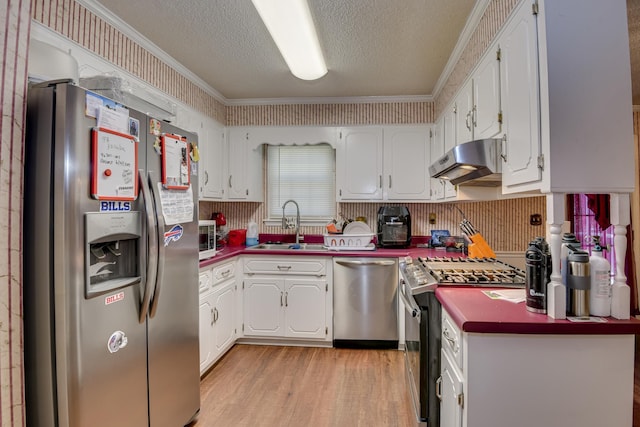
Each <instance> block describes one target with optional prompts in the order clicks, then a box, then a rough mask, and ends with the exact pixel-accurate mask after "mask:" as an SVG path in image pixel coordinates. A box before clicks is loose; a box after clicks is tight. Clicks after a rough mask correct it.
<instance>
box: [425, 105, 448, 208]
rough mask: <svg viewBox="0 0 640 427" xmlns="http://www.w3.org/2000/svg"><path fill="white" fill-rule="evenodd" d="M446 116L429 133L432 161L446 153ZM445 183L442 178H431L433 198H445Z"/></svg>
mask: <svg viewBox="0 0 640 427" xmlns="http://www.w3.org/2000/svg"><path fill="white" fill-rule="evenodd" d="M443 126H444V118H443V117H441V118H440V120H438V121H437V122H436V124H435V125H434V126H433V129H432V131H431V133H430V135H429V141H430V144H431V159H432V160H431V162H432V163H433V162H435V161H436V160H438V159H439V158H440V157H441V156H442V155H443V154H444V139H443V137H444V127H443ZM444 185H445V182H444V180H443V179H441V178H431V200H436V201H437V200H443V199H444Z"/></svg>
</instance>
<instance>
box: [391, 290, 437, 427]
mask: <svg viewBox="0 0 640 427" xmlns="http://www.w3.org/2000/svg"><path fill="white" fill-rule="evenodd" d="M400 295H401V297H402V302H403V305H404V311H403V312H404V314H403V315H404V333H405V337H404V339H405V346H404V354H405V368H406V369H405V371H406V374H407V376H408V380H409V387H410V392H411V399H412V401H413V408H414V411H415V414H416V418H417V420H418V421H419V422H420V423H426V424H427V425H428V426H430V427H431V426H438V425H440V416H439V415H440V400H439V399H438V397H437V396H436V381H437V379H438V377H439V376H440V347H441V345H440V329H441V322H442V321H441V317H440V314H441V308H440V303H439V302H438V300H437V299H436V294H435V290H429V291H426V292H423V293H421V294H418V295H411V290H410V288H409V285H408V284H407V283H406V281H405V280H402V281H401V288H400Z"/></svg>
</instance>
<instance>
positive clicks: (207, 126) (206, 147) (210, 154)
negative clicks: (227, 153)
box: [198, 119, 225, 200]
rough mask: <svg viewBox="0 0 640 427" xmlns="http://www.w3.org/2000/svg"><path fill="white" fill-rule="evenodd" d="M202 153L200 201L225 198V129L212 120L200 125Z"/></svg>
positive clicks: (199, 181)
mask: <svg viewBox="0 0 640 427" xmlns="http://www.w3.org/2000/svg"><path fill="white" fill-rule="evenodd" d="M198 138H199V141H198V149H199V151H200V162H199V176H198V183H199V186H200V200H218V199H222V198H223V197H224V178H223V176H224V164H225V161H224V147H225V130H224V127H223V126H222V125H220V124H218V123H217V122H215V121H214V120H212V119H204V120H203V121H202V122H201V123H200V132H199V134H198Z"/></svg>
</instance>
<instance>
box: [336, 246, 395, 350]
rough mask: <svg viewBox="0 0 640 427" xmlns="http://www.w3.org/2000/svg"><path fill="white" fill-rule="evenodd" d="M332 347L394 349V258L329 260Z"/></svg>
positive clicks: (341, 258) (343, 258)
mask: <svg viewBox="0 0 640 427" xmlns="http://www.w3.org/2000/svg"><path fill="white" fill-rule="evenodd" d="M333 345H334V347H351V348H398V260H397V259H395V258H360V257H340V258H334V259H333Z"/></svg>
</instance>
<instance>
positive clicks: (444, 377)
mask: <svg viewBox="0 0 640 427" xmlns="http://www.w3.org/2000/svg"><path fill="white" fill-rule="evenodd" d="M441 334H442V336H441V337H440V338H441V343H442V348H441V349H440V378H438V381H437V384H436V394H437V395H438V397H440V425H441V426H442V427H462V425H463V424H462V419H463V408H464V400H465V395H464V390H463V389H464V376H463V373H462V370H463V348H462V344H463V343H462V334H461V331H460V329H459V328H458V327H457V326H456V324H455V323H454V322H453V320H452V319H451V317H450V316H449V314H448V313H447V312H446V311H445V310H443V311H442V331H441Z"/></svg>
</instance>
